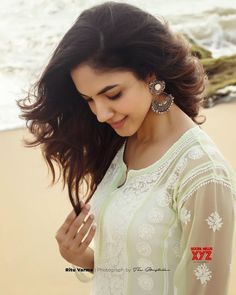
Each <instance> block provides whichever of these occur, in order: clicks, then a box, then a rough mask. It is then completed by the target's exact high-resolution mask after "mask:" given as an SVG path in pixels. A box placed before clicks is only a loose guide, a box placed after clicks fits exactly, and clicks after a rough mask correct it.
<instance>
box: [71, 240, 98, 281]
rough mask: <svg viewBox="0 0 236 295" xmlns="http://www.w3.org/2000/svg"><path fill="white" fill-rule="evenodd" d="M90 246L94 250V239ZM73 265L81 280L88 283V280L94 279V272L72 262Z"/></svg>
mask: <svg viewBox="0 0 236 295" xmlns="http://www.w3.org/2000/svg"><path fill="white" fill-rule="evenodd" d="M89 247H90V248H91V249H93V251H94V239H92V241H91V243H90V245H89ZM71 266H72V268H74V269H76V271H75V272H74V274H75V276H76V278H77V279H78V280H79V281H81V282H83V283H87V282H90V281H92V280H93V277H94V273H92V272H90V271H88V270H86V269H83V268H82V267H79V266H76V265H74V264H71Z"/></svg>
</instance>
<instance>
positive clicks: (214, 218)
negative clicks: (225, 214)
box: [206, 211, 223, 232]
mask: <svg viewBox="0 0 236 295" xmlns="http://www.w3.org/2000/svg"><path fill="white" fill-rule="evenodd" d="M206 221H207V223H208V225H209V228H211V229H212V230H213V231H214V232H215V231H216V230H220V228H221V226H222V224H223V222H222V218H221V217H220V216H219V214H218V213H217V212H216V211H215V212H213V213H211V215H210V216H209V217H208V218H207V219H206Z"/></svg>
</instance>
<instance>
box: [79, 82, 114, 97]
mask: <svg viewBox="0 0 236 295" xmlns="http://www.w3.org/2000/svg"><path fill="white" fill-rule="evenodd" d="M118 85H119V84H114V85H108V86H106V87H104V88H103V89H102V90H100V91H99V92H98V93H97V95H100V94H103V93H104V92H106V91H108V90H110V89H112V88H114V87H116V86H118ZM79 93H80V94H81V95H83V96H86V97H90V96H88V95H85V94H83V93H81V92H80V91H79Z"/></svg>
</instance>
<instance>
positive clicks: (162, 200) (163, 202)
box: [157, 189, 172, 207]
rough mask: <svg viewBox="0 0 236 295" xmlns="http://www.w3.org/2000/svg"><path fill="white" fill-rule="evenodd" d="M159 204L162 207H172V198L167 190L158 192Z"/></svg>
mask: <svg viewBox="0 0 236 295" xmlns="http://www.w3.org/2000/svg"><path fill="white" fill-rule="evenodd" d="M157 194H158V196H157V204H158V205H159V206H161V207H167V206H169V205H170V203H171V200H172V197H171V195H169V193H168V191H167V190H164V189H163V190H162V191H158V192H157Z"/></svg>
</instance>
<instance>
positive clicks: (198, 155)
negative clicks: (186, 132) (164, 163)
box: [188, 147, 203, 160]
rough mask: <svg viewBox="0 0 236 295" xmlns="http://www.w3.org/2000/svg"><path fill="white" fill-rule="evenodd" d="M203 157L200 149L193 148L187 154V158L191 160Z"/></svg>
mask: <svg viewBox="0 0 236 295" xmlns="http://www.w3.org/2000/svg"><path fill="white" fill-rule="evenodd" d="M202 156H203V151H202V149H201V148H200V147H193V148H191V150H190V151H189V153H188V157H189V158H190V159H193V160H197V159H200V158H201V157H202Z"/></svg>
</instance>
